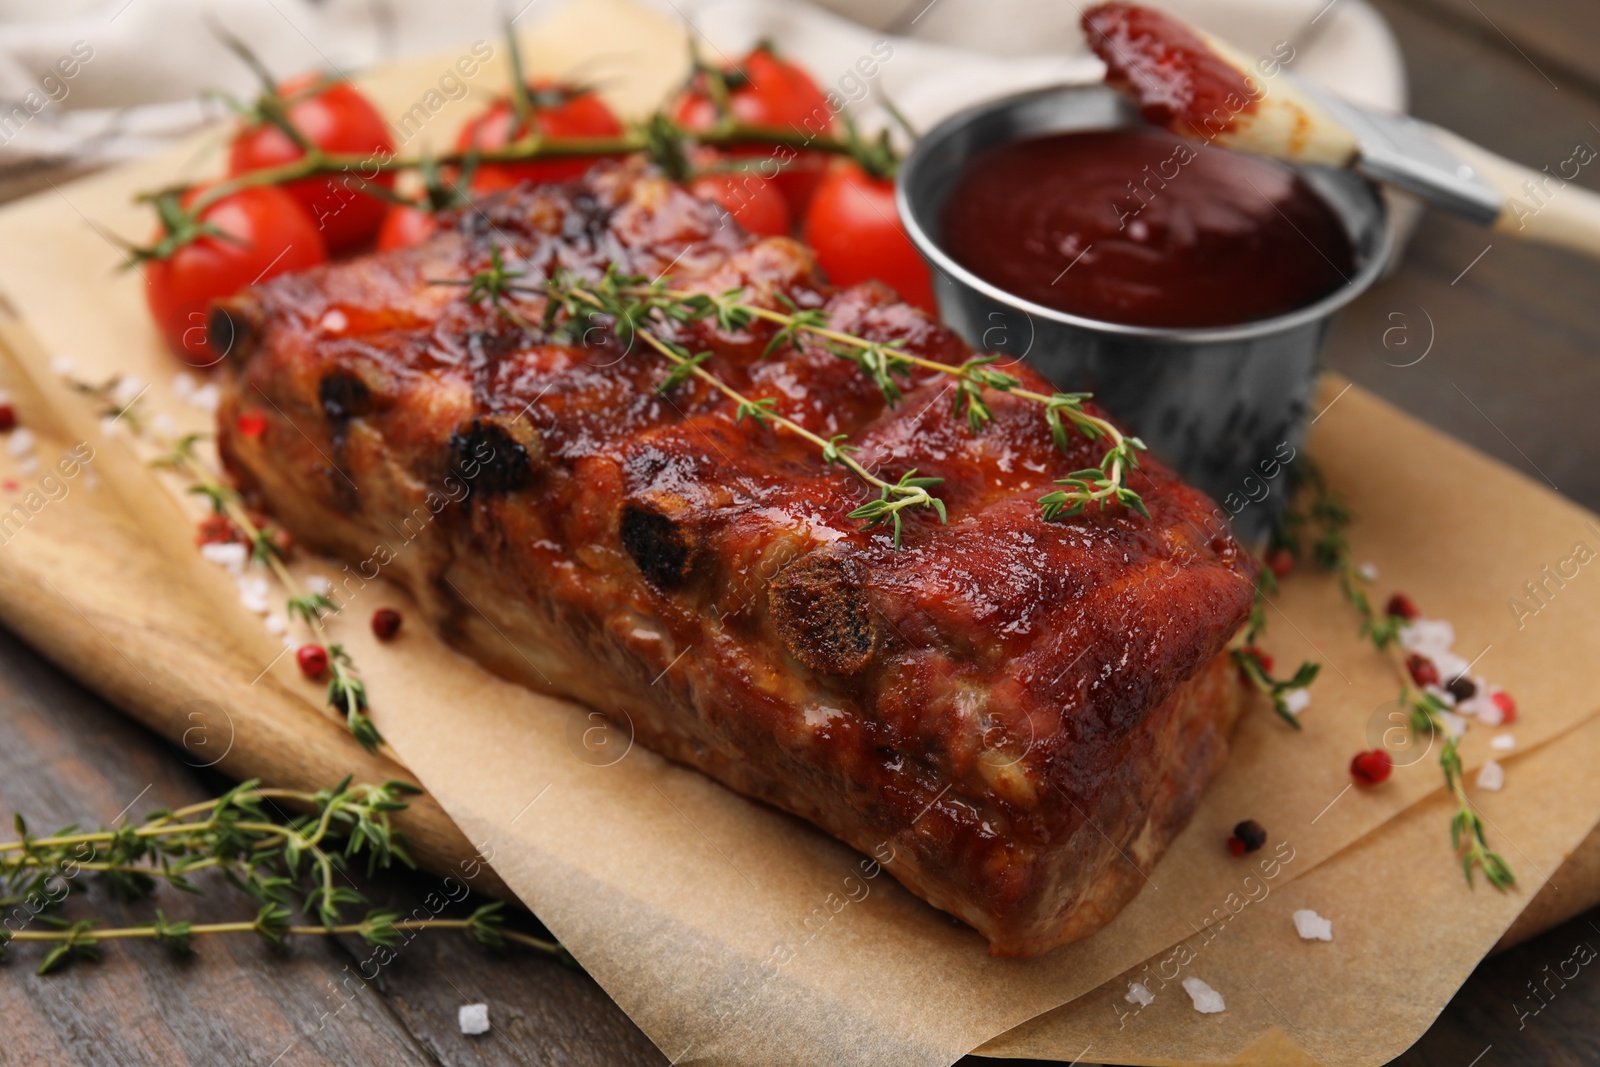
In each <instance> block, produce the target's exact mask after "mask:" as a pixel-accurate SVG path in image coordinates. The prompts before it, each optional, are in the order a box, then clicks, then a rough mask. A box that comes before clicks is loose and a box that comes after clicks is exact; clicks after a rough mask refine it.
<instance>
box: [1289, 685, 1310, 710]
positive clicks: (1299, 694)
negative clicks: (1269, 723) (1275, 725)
mask: <svg viewBox="0 0 1600 1067" xmlns="http://www.w3.org/2000/svg"><path fill="white" fill-rule="evenodd" d="M1283 706H1284V707H1286V708H1288V709H1289V714H1290V715H1298V714H1300V713H1301V712H1302V711H1305V710H1306V709H1307V708H1309V707H1310V706H1311V690H1309V689H1291V690H1289V692H1288V693H1286V694H1285V695H1284V698H1283Z"/></svg>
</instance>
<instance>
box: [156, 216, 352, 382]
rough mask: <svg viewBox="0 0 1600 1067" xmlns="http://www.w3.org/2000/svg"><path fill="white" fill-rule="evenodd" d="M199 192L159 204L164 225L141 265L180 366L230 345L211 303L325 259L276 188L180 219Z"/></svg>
mask: <svg viewBox="0 0 1600 1067" xmlns="http://www.w3.org/2000/svg"><path fill="white" fill-rule="evenodd" d="M201 192H202V191H201V190H198V189H197V190H192V191H190V192H189V193H188V194H187V195H186V196H185V197H183V199H182V200H181V201H179V203H178V204H177V205H169V206H168V207H167V208H165V209H163V217H164V218H166V219H168V225H167V226H166V227H165V228H164V229H163V232H162V233H160V234H158V235H157V242H156V246H155V249H154V250H153V251H152V252H151V253H148V254H147V255H146V256H145V257H142V259H141V269H142V270H143V272H144V281H145V301H146V303H148V304H149V306H150V314H151V316H152V317H154V319H155V322H156V326H157V327H158V328H159V329H160V330H161V332H162V334H163V335H164V336H165V337H166V340H167V344H168V346H169V347H171V349H172V351H173V352H174V353H176V354H177V355H178V357H179V358H180V359H182V360H183V361H184V362H185V363H189V364H192V365H194V366H197V367H207V366H210V365H211V364H213V363H216V362H217V361H218V360H220V359H222V358H223V357H224V356H225V355H226V354H227V352H228V349H229V348H230V347H231V346H232V343H233V338H232V337H231V336H229V337H217V336H213V332H212V322H211V313H210V305H211V302H212V301H213V300H218V299H221V298H222V297H225V296H231V295H233V294H234V293H236V292H238V291H239V290H240V289H243V288H244V287H245V286H247V285H255V284H257V283H260V282H264V281H266V280H267V279H269V278H275V277H277V276H278V275H280V274H286V273H288V272H289V271H294V270H304V269H305V268H307V267H314V266H316V265H317V264H319V263H324V262H326V261H327V259H328V252H327V249H326V248H325V247H324V245H323V243H322V235H321V234H320V233H319V232H318V231H317V228H316V226H314V225H312V222H311V219H310V217H309V216H307V215H306V213H305V209H303V208H302V207H301V206H300V204H299V203H298V202H296V201H295V199H294V198H293V197H292V196H290V195H289V194H288V193H286V192H284V191H283V190H282V189H279V188H277V187H276V186H271V185H261V186H255V187H253V188H248V189H241V190H239V191H238V192H236V193H233V194H231V195H229V196H226V197H223V198H222V199H221V200H218V201H217V202H216V203H214V204H211V205H210V206H208V207H206V208H204V209H202V210H201V212H200V214H199V217H198V218H197V219H186V218H185V217H184V216H183V215H182V211H183V210H184V209H187V207H188V205H190V204H192V203H194V201H195V200H196V198H198V197H199V196H200V195H201ZM175 208H176V209H178V210H177V211H174V209H175ZM174 223H176V229H177V230H178V231H179V232H177V233H176V234H175V233H174V228H175V227H174V225H173V224H174ZM196 226H198V227H199V230H198V232H196V230H195V227H196ZM191 238H192V239H191ZM180 241H181V243H180ZM164 244H176V247H175V248H167V247H163V245H164ZM163 253H165V254H163Z"/></svg>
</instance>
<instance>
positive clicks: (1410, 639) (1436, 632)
mask: <svg viewBox="0 0 1600 1067" xmlns="http://www.w3.org/2000/svg"><path fill="white" fill-rule="evenodd" d="M1399 636H1400V644H1401V646H1402V647H1403V648H1405V649H1406V651H1408V652H1420V653H1422V654H1423V655H1424V656H1427V657H1429V658H1430V659H1431V658H1432V657H1433V656H1435V655H1437V654H1438V653H1440V652H1449V651H1450V648H1451V646H1452V645H1454V644H1455V643H1456V628H1455V627H1454V626H1451V625H1450V623H1449V621H1448V620H1446V619H1413V620H1412V621H1411V622H1409V623H1407V624H1406V625H1404V626H1402V627H1400V634H1399Z"/></svg>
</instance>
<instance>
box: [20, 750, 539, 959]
mask: <svg viewBox="0 0 1600 1067" xmlns="http://www.w3.org/2000/svg"><path fill="white" fill-rule="evenodd" d="M420 792H421V790H419V789H418V788H417V787H416V786H414V785H411V784H410V783H407V782H399V781H389V782H384V783H382V784H381V785H366V784H363V785H352V784H351V779H350V778H346V779H345V780H344V781H342V782H340V783H339V784H338V785H337V786H335V787H334V788H332V789H323V790H319V791H317V792H315V793H308V792H303V791H297V790H290V789H268V788H263V787H262V786H261V785H260V784H259V783H258V782H256V781H249V782H243V783H241V784H239V785H237V786H235V787H234V788H233V789H231V790H229V791H228V792H227V793H225V794H223V795H222V796H220V797H217V798H216V799H213V800H207V801H203V802H201V803H198V804H192V805H189V806H187V807H184V808H179V809H177V810H167V811H156V812H152V813H150V814H149V815H147V816H145V818H144V819H143V820H142V821H141V822H138V823H130V822H128V821H127V820H124V821H123V822H122V823H121V824H119V825H118V826H116V827H110V828H107V827H102V828H101V829H98V830H92V831H82V830H80V829H79V828H78V827H77V826H68V827H65V828H63V829H62V830H60V831H58V832H57V833H55V834H52V835H49V836H46V837H34V836H32V835H31V834H30V833H29V831H28V826H27V823H26V821H24V820H23V818H22V817H21V816H18V817H17V819H16V829H17V839H16V840H14V841H8V842H4V843H0V903H4V904H5V905H6V906H8V907H9V906H15V905H19V904H24V903H26V904H28V905H29V908H30V910H32V911H35V912H37V914H36V915H35V917H34V918H35V920H36V921H37V922H38V923H39V924H40V926H41V927H42V928H38V929H27V928H24V929H21V930H16V931H12V930H10V929H9V928H7V929H6V930H5V931H3V932H0V951H3V950H4V949H5V947H6V944H7V943H8V942H18V943H21V942H30V941H31V942H41V943H45V944H48V945H50V949H49V951H48V953H47V954H46V955H45V956H44V958H43V960H42V962H41V963H40V964H39V967H38V971H39V973H40V974H47V973H49V972H51V971H54V970H57V969H59V968H61V967H64V966H66V965H67V964H69V963H71V962H72V961H73V960H76V959H95V958H98V954H99V949H100V946H101V944H102V943H104V942H106V941H113V940H120V939H130V938H150V939H154V940H158V941H161V942H163V943H165V944H167V945H168V946H170V947H171V948H173V949H174V950H176V951H180V952H188V951H191V950H192V947H193V941H194V939H195V938H196V937H201V936H205V935H209V934H229V933H254V934H256V935H257V936H259V937H260V938H261V939H262V940H263V941H265V942H267V943H269V944H272V945H275V946H281V945H283V943H284V941H285V939H286V938H288V937H291V936H296V935H298V936H331V935H339V934H355V935H358V936H360V937H361V938H362V939H363V940H365V941H366V942H367V943H368V944H371V945H382V946H385V947H389V948H393V947H396V946H397V945H398V943H399V939H400V934H402V933H406V932H411V931H420V930H460V931H464V932H465V933H467V934H468V936H470V937H472V938H473V940H475V941H477V942H479V943H480V944H483V945H485V946H488V947H490V948H496V949H498V948H503V947H504V946H505V945H506V944H507V943H508V942H514V943H517V944H521V945H525V946H527V947H530V948H535V949H538V950H539V951H541V952H545V953H547V954H549V955H552V956H556V957H558V958H564V959H566V960H570V957H569V956H566V954H565V951H564V950H563V949H562V948H561V946H560V945H558V944H556V943H554V942H552V941H547V940H543V939H540V938H536V937H532V936H530V935H527V934H523V933H519V932H517V931H513V930H508V929H505V928H504V926H503V916H502V914H501V905H499V904H498V903H492V904H486V905H484V906H483V907H480V908H478V909H477V910H475V911H474V912H472V914H470V915H468V916H466V917H464V918H460V919H444V918H437V917H434V918H428V919H402V918H401V917H400V916H399V914H397V913H396V912H393V911H387V910H382V909H369V910H368V911H367V912H366V914H365V915H364V916H363V917H362V918H361V919H360V920H359V921H355V922H352V921H350V920H349V919H348V918H347V916H346V909H348V908H352V907H356V906H360V905H365V904H366V903H367V901H366V900H365V898H364V897H362V896H361V894H360V893H358V892H356V891H355V890H354V889H353V888H351V887H349V886H348V885H346V884H342V883H343V881H344V878H345V870H346V868H347V867H348V865H349V863H350V862H351V861H354V860H357V859H359V858H361V857H365V858H366V866H367V872H368V874H369V875H370V874H372V873H375V872H376V871H378V870H386V869H389V868H390V867H392V866H394V865H395V864H401V865H403V866H406V867H414V866H415V864H414V863H413V862H412V859H411V856H410V854H409V853H408V852H407V849H406V842H405V836H404V834H403V833H402V832H401V831H400V830H398V829H396V828H395V827H394V826H393V825H392V823H391V817H392V815H393V814H394V813H395V812H398V811H403V810H405V808H406V807H407V804H406V801H405V799H404V798H405V797H406V796H409V795H413V794H416V793H420ZM280 803H282V804H286V805H289V806H292V807H298V808H302V809H304V811H305V813H304V814H301V815H297V816H294V817H291V818H287V819H284V818H282V817H279V816H277V815H276V814H275V812H274V811H272V810H269V809H272V808H275V807H276V806H277V805H278V804H280ZM206 870H215V871H219V872H221V874H222V875H223V877H224V878H225V879H226V880H227V882H228V884H230V885H231V886H233V887H234V888H236V889H239V890H241V891H243V892H245V893H247V894H248V895H249V896H250V897H251V898H253V899H254V900H255V902H256V904H257V905H258V907H257V910H256V912H255V914H254V916H253V917H252V918H250V919H248V920H241V921H237V922H224V923H190V922H174V921H172V920H170V919H168V918H167V916H166V915H165V913H163V912H162V911H161V910H160V909H157V910H156V917H155V919H154V921H152V922H149V923H143V924H138V925H132V926H125V927H115V928H107V927H105V926H104V924H103V923H102V922H101V921H100V920H98V919H77V920H71V919H65V918H62V917H60V916H59V915H56V914H53V912H54V911H56V910H59V908H60V906H61V905H62V904H64V903H65V901H66V900H67V899H68V898H70V897H71V895H72V892H71V890H72V889H73V888H74V887H75V886H77V885H78V884H79V883H80V882H81V881H82V879H83V878H85V877H86V876H89V875H94V876H96V877H98V878H100V879H101V880H102V881H104V882H105V883H106V884H107V885H108V886H109V887H110V888H111V890H112V891H113V893H114V894H115V895H116V896H118V897H119V898H121V899H124V900H128V901H137V900H143V899H145V898H147V897H149V896H150V895H151V894H153V893H154V892H155V890H156V888H157V886H158V885H159V884H161V883H165V884H167V885H169V886H171V887H172V888H174V889H178V890H182V891H184V892H189V893H195V894H200V893H202V892H203V890H202V888H201V887H200V886H199V885H197V884H196V883H195V882H194V881H192V877H193V876H194V875H195V874H197V873H199V872H202V871H206ZM297 914H300V915H304V916H306V917H307V918H309V919H314V920H315V921H314V922H306V923H296V922H295V921H294V920H295V917H296V915H297Z"/></svg>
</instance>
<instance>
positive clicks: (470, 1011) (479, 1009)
mask: <svg viewBox="0 0 1600 1067" xmlns="http://www.w3.org/2000/svg"><path fill="white" fill-rule="evenodd" d="M456 1022H457V1023H459V1024H460V1026H461V1032H462V1033H463V1034H487V1033H488V1032H489V1005H487V1004H463V1005H461V1007H460V1008H458V1009H457V1010H456Z"/></svg>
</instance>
